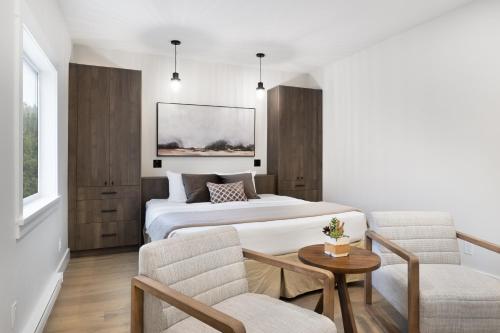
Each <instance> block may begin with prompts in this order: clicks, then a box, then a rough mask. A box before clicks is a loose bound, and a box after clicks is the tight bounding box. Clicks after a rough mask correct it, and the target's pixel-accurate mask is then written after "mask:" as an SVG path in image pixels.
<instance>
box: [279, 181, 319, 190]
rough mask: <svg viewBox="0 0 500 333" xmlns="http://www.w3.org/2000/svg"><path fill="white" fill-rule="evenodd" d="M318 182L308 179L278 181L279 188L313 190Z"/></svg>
mask: <svg viewBox="0 0 500 333" xmlns="http://www.w3.org/2000/svg"><path fill="white" fill-rule="evenodd" d="M318 187H319V186H318V182H317V181H315V180H310V179H298V180H283V181H280V182H279V188H280V190H315V189H317V188H318Z"/></svg>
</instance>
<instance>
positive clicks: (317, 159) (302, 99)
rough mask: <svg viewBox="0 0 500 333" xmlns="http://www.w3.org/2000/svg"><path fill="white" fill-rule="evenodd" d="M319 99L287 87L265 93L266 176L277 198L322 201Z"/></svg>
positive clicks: (314, 93) (318, 95)
mask: <svg viewBox="0 0 500 333" xmlns="http://www.w3.org/2000/svg"><path fill="white" fill-rule="evenodd" d="M322 96H323V93H322V91H321V90H318V89H306V88H297V87H288V86H277V87H274V88H272V89H270V90H268V92H267V172H268V173H269V174H273V175H276V180H277V192H278V194H280V195H287V196H291V197H295V198H300V199H305V200H309V201H321V200H322V154H323V149H322V146H323V134H322V105H323V102H322V100H323V97H322Z"/></svg>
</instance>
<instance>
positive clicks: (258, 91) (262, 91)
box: [256, 89, 266, 99]
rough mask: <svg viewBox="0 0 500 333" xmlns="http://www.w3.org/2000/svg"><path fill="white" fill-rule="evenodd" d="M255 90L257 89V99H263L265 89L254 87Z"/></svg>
mask: <svg viewBox="0 0 500 333" xmlns="http://www.w3.org/2000/svg"><path fill="white" fill-rule="evenodd" d="M256 91H257V98H258V99H263V98H264V96H265V95H266V90H265V89H256Z"/></svg>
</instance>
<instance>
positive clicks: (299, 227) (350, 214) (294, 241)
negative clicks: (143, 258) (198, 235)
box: [142, 175, 366, 298]
mask: <svg viewBox="0 0 500 333" xmlns="http://www.w3.org/2000/svg"><path fill="white" fill-rule="evenodd" d="M165 182H166V178H164V177H155V178H147V179H143V190H142V192H143V204H144V214H143V226H144V235H145V241H151V240H153V241H154V240H158V239H162V238H169V237H176V236H178V235H182V234H188V233H193V232H197V231H200V230H206V229H208V228H213V227H214V226H211V225H210V226H205V225H203V226H196V225H195V226H187V227H182V226H180V227H179V226H177V227H176V228H167V227H170V226H169V225H168V224H169V223H171V222H169V221H171V220H169V219H168V218H172V217H173V216H185V215H188V216H191V217H193V218H199V219H201V220H203V219H204V218H206V217H207V216H210V215H211V214H212V215H214V218H215V219H217V216H219V217H220V218H221V219H222V217H225V216H226V215H227V216H235V215H239V214H242V213H243V212H245V211H247V212H251V211H253V212H257V211H263V212H266V211H279V210H280V209H281V210H289V209H290V208H293V207H296V208H297V209H300V210H306V207H310V206H313V204H312V203H310V202H308V201H305V200H301V199H296V198H292V197H287V196H279V195H276V194H274V193H272V192H275V190H274V186H273V184H274V177H273V176H270V175H257V176H256V178H255V183H256V188H257V192H259V196H260V199H251V200H249V201H247V202H227V203H221V204H215V205H214V204H211V203H209V202H201V203H192V204H186V203H177V202H169V201H168V200H167V199H166V197H168V194H167V195H165V194H166V193H165V190H166V191H167V192H168V184H167V185H166V186H167V188H166V189H165ZM152 192H156V193H152ZM159 192H162V193H159ZM263 192H268V193H263ZM269 192H271V193H269ZM319 205H320V204H319ZM318 211H323V212H329V210H325V209H323V210H318ZM335 211H339V213H328V214H321V215H314V214H309V215H308V216H303V217H295V218H283V217H280V218H277V219H274V218H270V219H269V220H266V219H265V218H260V219H259V220H258V222H253V220H252V221H246V222H245V223H231V225H232V226H234V227H235V228H236V230H238V234H239V237H240V240H241V243H242V246H243V247H244V248H248V249H251V250H255V251H259V252H263V253H266V254H271V255H275V256H280V257H282V258H286V259H288V260H292V261H298V257H297V251H298V250H299V249H300V248H301V247H303V246H307V245H311V244H317V243H322V242H324V241H325V239H326V236H325V235H324V234H323V233H322V232H321V231H322V228H323V226H325V225H327V224H328V221H329V220H330V219H331V218H332V217H333V216H335V217H337V218H339V219H341V220H342V221H344V222H345V232H346V234H347V235H349V236H350V239H351V242H352V243H353V245H355V246H360V247H363V246H364V242H363V239H364V233H365V231H366V217H365V215H364V214H363V213H362V212H359V211H357V210H354V209H348V208H344V207H342V209H340V210H335ZM265 214H266V213H264V215H263V216H264V217H265V216H266V215H265ZM270 215H272V216H275V217H276V215H273V214H270ZM278 215H279V214H278ZM306 215H307V214H306ZM251 216H252V215H250V217H249V218H250V220H251V219H252V217H251ZM162 224H164V225H163V226H162ZM158 227H163V229H161V228H160V229H161V230H162V232H161V233H159V232H158ZM165 228H166V229H165ZM165 230H167V231H165ZM246 266H247V271H248V276H249V283H250V289H251V290H252V291H253V292H258V293H264V294H267V295H270V296H273V297H287V298H292V297H295V296H297V295H300V294H303V293H306V292H309V291H312V290H316V289H321V284H320V283H319V282H318V281H312V280H310V279H307V278H304V277H303V276H302V275H299V274H296V273H293V272H289V271H282V270H280V269H277V268H274V267H271V266H268V265H265V264H262V263H258V262H255V261H252V260H247V262H246ZM360 278H361V277H360V276H350V277H349V280H350V281H353V280H360Z"/></svg>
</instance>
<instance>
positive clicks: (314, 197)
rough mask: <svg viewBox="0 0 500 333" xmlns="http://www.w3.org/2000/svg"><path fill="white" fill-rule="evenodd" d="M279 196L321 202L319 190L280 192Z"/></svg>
mask: <svg viewBox="0 0 500 333" xmlns="http://www.w3.org/2000/svg"><path fill="white" fill-rule="evenodd" d="M279 195H286V196H289V197H293V198H297V199H303V200H307V201H321V193H320V191H319V190H280V191H279Z"/></svg>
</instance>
